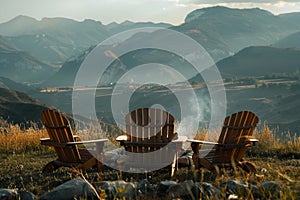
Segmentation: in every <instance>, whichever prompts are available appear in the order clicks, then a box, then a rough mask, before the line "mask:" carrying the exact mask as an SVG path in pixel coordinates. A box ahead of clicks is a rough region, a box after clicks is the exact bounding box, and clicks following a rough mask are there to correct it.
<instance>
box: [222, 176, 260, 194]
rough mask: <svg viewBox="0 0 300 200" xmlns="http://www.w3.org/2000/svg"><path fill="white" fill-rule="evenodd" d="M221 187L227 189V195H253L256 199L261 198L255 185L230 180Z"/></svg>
mask: <svg viewBox="0 0 300 200" xmlns="http://www.w3.org/2000/svg"><path fill="white" fill-rule="evenodd" d="M221 187H222V188H223V187H226V193H227V195H231V194H233V195H237V196H238V197H249V196H251V195H253V197H254V198H260V197H261V195H260V193H259V190H258V188H257V187H256V186H255V185H252V184H249V183H248V184H247V183H244V182H242V181H234V180H229V181H227V182H226V183H223V184H221Z"/></svg>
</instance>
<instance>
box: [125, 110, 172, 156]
mask: <svg viewBox="0 0 300 200" xmlns="http://www.w3.org/2000/svg"><path fill="white" fill-rule="evenodd" d="M125 122H126V135H127V138H128V141H129V142H132V145H130V144H128V145H126V147H125V148H126V151H131V152H139V153H144V152H150V151H155V150H157V149H159V148H161V147H162V146H163V144H164V143H165V144H167V143H168V142H170V141H171V140H173V138H174V136H175V133H174V117H173V116H172V115H171V114H169V113H168V112H166V111H163V110H161V109H157V108H140V109H137V110H134V111H132V112H131V113H129V114H127V115H126V117H125ZM137 144H139V145H137ZM155 144H157V145H155Z"/></svg>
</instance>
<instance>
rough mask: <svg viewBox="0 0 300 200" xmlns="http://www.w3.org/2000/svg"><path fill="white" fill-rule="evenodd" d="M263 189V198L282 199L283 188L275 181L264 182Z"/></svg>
mask: <svg viewBox="0 0 300 200" xmlns="http://www.w3.org/2000/svg"><path fill="white" fill-rule="evenodd" d="M261 188H262V192H263V196H264V197H265V198H267V199H280V198H281V196H282V188H281V186H280V185H279V184H278V183H276V182H274V181H269V182H263V183H262V184H261Z"/></svg>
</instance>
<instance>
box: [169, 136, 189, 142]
mask: <svg viewBox="0 0 300 200" xmlns="http://www.w3.org/2000/svg"><path fill="white" fill-rule="evenodd" d="M186 141H187V137H186V136H178V138H177V139H176V140H172V141H171V142H186Z"/></svg>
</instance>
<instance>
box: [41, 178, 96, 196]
mask: <svg viewBox="0 0 300 200" xmlns="http://www.w3.org/2000/svg"><path fill="white" fill-rule="evenodd" d="M80 198H83V199H100V197H99V195H98V193H97V192H96V190H95V188H94V187H93V186H92V185H91V184H90V183H89V182H87V181H86V180H83V179H81V178H75V179H72V180H70V181H67V182H65V183H63V184H61V185H60V186H58V187H56V188H54V189H53V190H52V191H50V192H48V193H47V194H44V195H42V196H41V197H40V199H41V200H50V199H56V200H73V199H80Z"/></svg>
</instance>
